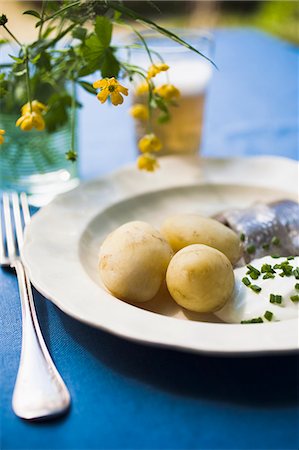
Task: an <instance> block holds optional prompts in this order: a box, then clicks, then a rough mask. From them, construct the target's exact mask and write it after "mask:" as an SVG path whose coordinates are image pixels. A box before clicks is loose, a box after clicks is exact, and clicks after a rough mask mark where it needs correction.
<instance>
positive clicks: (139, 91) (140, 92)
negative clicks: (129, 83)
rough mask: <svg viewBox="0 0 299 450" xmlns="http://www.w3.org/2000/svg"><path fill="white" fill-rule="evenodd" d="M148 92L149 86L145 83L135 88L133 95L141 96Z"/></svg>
mask: <svg viewBox="0 0 299 450" xmlns="http://www.w3.org/2000/svg"><path fill="white" fill-rule="evenodd" d="M148 91H149V86H148V83H147V82H146V81H145V82H144V83H141V84H139V85H138V86H137V87H136V90H135V94H136V95H143V94H147V93H148Z"/></svg>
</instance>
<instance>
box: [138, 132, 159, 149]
mask: <svg viewBox="0 0 299 450" xmlns="http://www.w3.org/2000/svg"><path fill="white" fill-rule="evenodd" d="M138 147H139V150H140V151H141V152H142V153H146V152H158V151H159V150H161V148H162V143H161V141H160V139H159V138H158V137H157V136H156V135H155V134H153V133H151V134H146V135H145V136H143V137H142V138H141V139H140V141H139V142H138Z"/></svg>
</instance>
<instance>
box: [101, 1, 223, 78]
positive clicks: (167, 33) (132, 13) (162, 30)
mask: <svg viewBox="0 0 299 450" xmlns="http://www.w3.org/2000/svg"><path fill="white" fill-rule="evenodd" d="M109 4H110V6H111V8H113V9H114V10H116V11H120V12H122V13H123V14H125V15H126V16H127V17H130V18H131V19H134V20H135V21H136V22H139V23H141V24H143V25H145V26H147V27H148V28H151V29H152V30H155V31H157V32H158V33H160V34H163V35H164V36H166V37H168V38H169V39H172V40H173V41H175V42H177V43H178V44H180V45H183V46H184V47H186V48H188V49H189V50H192V51H193V52H195V53H197V54H198V55H200V56H202V57H203V58H205V59H206V60H207V61H209V62H210V63H211V64H213V66H214V67H216V69H217V66H216V64H215V63H214V62H213V61H212V60H211V59H210V58H208V57H207V56H205V55H204V54H203V53H201V52H200V51H198V50H197V49H196V48H195V47H193V46H192V45H190V44H188V42H186V41H184V39H182V38H180V37H179V36H177V35H176V34H175V33H172V32H171V31H169V30H166V28H163V27H161V26H160V25H157V24H156V23H155V22H153V21H152V20H150V19H147V18H146V17H143V16H141V15H140V14H138V13H136V12H135V11H133V10H132V9H130V8H127V7H126V6H124V5H123V4H121V3H119V2H109Z"/></svg>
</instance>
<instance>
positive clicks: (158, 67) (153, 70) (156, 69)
mask: <svg viewBox="0 0 299 450" xmlns="http://www.w3.org/2000/svg"><path fill="white" fill-rule="evenodd" d="M168 69H169V66H168V65H167V64H164V63H163V64H153V65H151V66H150V68H149V69H148V72H147V78H154V77H155V76H156V75H157V74H158V73H160V72H165V71H166V70H168Z"/></svg>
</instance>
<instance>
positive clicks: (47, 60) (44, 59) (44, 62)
mask: <svg viewBox="0 0 299 450" xmlns="http://www.w3.org/2000/svg"><path fill="white" fill-rule="evenodd" d="M39 55H40V57H39V58H38V60H37V62H36V65H37V66H38V67H39V68H40V69H44V70H46V71H50V70H51V56H50V55H49V54H48V53H47V52H43V51H42V52H41V53H39Z"/></svg>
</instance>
